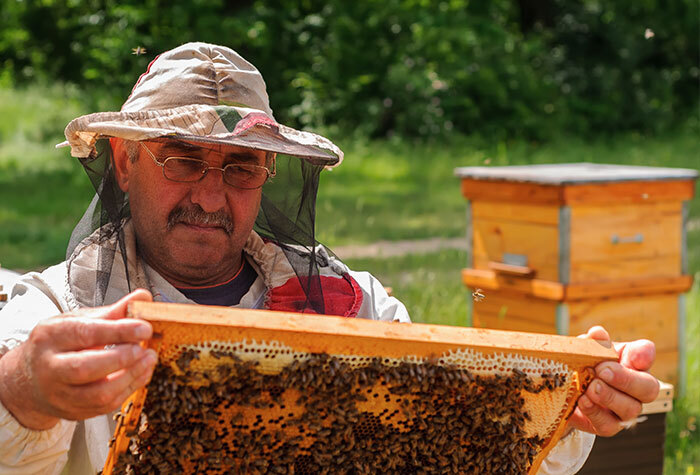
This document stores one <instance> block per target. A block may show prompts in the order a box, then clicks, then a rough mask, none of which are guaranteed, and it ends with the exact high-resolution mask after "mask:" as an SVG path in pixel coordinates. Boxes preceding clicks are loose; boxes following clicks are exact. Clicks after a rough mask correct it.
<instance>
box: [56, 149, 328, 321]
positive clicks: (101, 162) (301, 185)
mask: <svg viewBox="0 0 700 475" xmlns="http://www.w3.org/2000/svg"><path fill="white" fill-rule="evenodd" d="M79 160H80V162H81V165H82V166H83V168H84V169H85V171H86V173H87V175H88V178H89V179H90V181H91V183H92V185H93V187H94V189H95V196H94V197H93V199H92V202H91V203H90V205H89V206H88V208H87V210H86V211H85V213H84V214H83V216H82V218H81V219H80V221H79V222H78V224H77V225H76V226H75V228H74V229H73V232H72V234H71V238H70V242H69V245H68V248H67V254H66V259H70V257H71V256H72V255H73V253H74V251H75V249H76V248H77V247H78V245H79V244H80V243H81V242H82V241H83V240H84V239H85V238H87V237H88V236H91V235H92V236H93V239H95V240H96V241H97V242H100V243H101V242H105V241H107V240H110V239H114V238H116V240H117V243H118V248H119V250H120V251H121V257H119V256H117V254H116V253H115V252H114V251H113V250H111V249H110V248H109V247H108V246H100V247H99V251H98V252H99V256H98V264H97V267H98V269H97V272H96V274H95V276H96V277H95V279H96V282H95V284H96V285H95V289H96V291H95V298H94V302H93V306H100V305H103V304H104V298H105V295H106V292H107V287H108V285H109V282H110V279H111V270H112V268H113V264H114V259H122V261H123V265H124V269H127V271H126V279H127V285H128V287H129V291H132V290H135V289H134V288H132V286H133V283H132V282H129V271H128V262H127V257H126V252H127V250H126V244H125V238H124V233H123V227H124V225H125V224H126V223H127V222H128V220H129V219H130V217H131V212H130V208H129V198H128V194H126V193H124V192H123V191H122V190H121V189H120V188H119V186H118V184H117V181H116V176H115V173H114V168H113V150H112V147H111V145H110V142H109V140H108V139H100V140H98V141H97V143H96V148H95V151H94V153H92V154H91V156H89V157H87V158H80V159H79ZM322 170H323V166H322V165H319V164H314V163H311V162H309V161H308V160H303V159H299V158H297V157H293V156H289V155H281V154H278V155H277V174H276V176H275V177H274V178H273V179H271V180H270V181H268V182H267V183H266V184H265V185H264V186H263V190H262V199H261V204H260V210H259V212H258V216H257V219H256V222H255V227H254V229H255V231H257V232H258V234H260V236H261V237H262V238H263V239H265V240H270V241H274V242H275V243H277V244H278V245H279V246H280V247H281V248H282V250H283V251H284V255H285V256H286V258H287V260H288V261H289V264H290V265H291V267H292V268H293V269H294V272H295V273H296V275H297V277H298V279H299V283H300V284H301V288H302V291H303V293H304V295H305V299H306V301H305V302H303V304H301V305H300V306H299V307H300V308H299V311H302V312H303V311H305V310H309V311H313V312H314V313H319V314H323V313H325V305H324V300H323V290H322V285H321V279H320V277H319V265H326V264H327V263H326V262H324V261H325V256H327V255H328V254H329V252H328V250H327V249H325V248H324V247H323V246H321V245H320V244H319V243H318V242H317V241H316V239H315V214H316V195H317V191H318V185H319V178H320V173H321V171H322ZM222 186H226V185H222ZM137 244H138V243H137ZM321 250H323V251H321Z"/></svg>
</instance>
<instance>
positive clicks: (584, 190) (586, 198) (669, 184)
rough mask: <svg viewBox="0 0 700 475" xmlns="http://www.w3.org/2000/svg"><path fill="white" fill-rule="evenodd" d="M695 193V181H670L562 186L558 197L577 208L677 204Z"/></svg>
mask: <svg viewBox="0 0 700 475" xmlns="http://www.w3.org/2000/svg"><path fill="white" fill-rule="evenodd" d="M694 193H695V180H671V181H632V182H625V183H612V184H604V183H602V184H597V183H596V184H581V185H568V186H564V187H563V190H562V195H561V196H562V203H565V204H568V205H576V204H603V203H609V204H615V203H617V204H620V203H651V202H655V201H678V202H680V201H685V200H689V199H691V198H692V197H693V195H694Z"/></svg>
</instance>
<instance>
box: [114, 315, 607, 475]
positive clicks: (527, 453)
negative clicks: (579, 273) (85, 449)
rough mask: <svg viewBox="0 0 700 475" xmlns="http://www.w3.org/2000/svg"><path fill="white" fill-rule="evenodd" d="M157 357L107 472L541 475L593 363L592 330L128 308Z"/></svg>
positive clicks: (128, 408)
mask: <svg viewBox="0 0 700 475" xmlns="http://www.w3.org/2000/svg"><path fill="white" fill-rule="evenodd" d="M128 313H129V315H130V316H132V317H139V318H144V319H147V320H148V321H150V322H151V324H152V325H153V328H154V338H153V340H152V341H151V342H150V345H151V347H153V348H155V349H156V350H157V351H158V355H159V363H158V365H157V367H156V371H155V372H154V377H153V379H152V381H151V382H150V384H149V385H148V386H147V388H145V389H143V390H139V391H137V392H136V393H134V394H133V395H132V396H131V397H130V398H129V400H128V401H127V402H126V403H125V405H124V407H123V408H122V412H121V413H120V414H119V415H118V417H117V420H118V422H117V428H116V433H115V437H114V439H113V441H112V443H111V445H110V453H109V457H108V459H107V463H106V465H105V469H104V474H106V475H107V474H112V473H122V472H126V473H151V472H156V473H204V472H206V473H213V474H215V473H243V472H246V473H294V474H297V475H300V474H307V473H389V472H391V473H418V472H426V473H464V472H482V473H494V472H499V473H518V474H520V473H536V471H537V468H538V467H539V465H540V463H541V461H542V460H543V458H544V457H545V456H546V454H547V453H548V452H549V450H550V449H551V448H552V447H553V445H554V444H555V443H556V441H557V440H558V439H559V437H560V436H561V434H562V431H563V430H564V429H565V425H566V419H567V417H568V415H569V414H570V413H571V411H572V410H573V408H574V407H575V403H576V400H577V398H578V396H579V395H580V394H582V392H583V391H584V390H585V387H586V386H587V384H588V382H590V380H591V379H592V377H593V374H594V372H593V370H592V367H593V366H595V365H596V364H597V363H599V362H602V361H611V360H615V359H617V355H616V353H615V351H614V350H613V349H612V348H609V347H605V346H604V345H602V344H601V343H599V342H596V341H593V340H587V339H579V338H570V337H562V336H557V335H537V334H532V333H515V332H499V331H491V330H478V329H469V328H456V327H447V326H437V325H420V324H411V325H407V324H401V323H389V322H373V321H368V320H362V319H344V318H340V317H330V316H305V315H300V314H292V313H284V312H270V311H259V310H242V309H230V308H222V307H205V306H193V305H177V304H161V303H145V302H134V303H132V304H130V306H129V310H128Z"/></svg>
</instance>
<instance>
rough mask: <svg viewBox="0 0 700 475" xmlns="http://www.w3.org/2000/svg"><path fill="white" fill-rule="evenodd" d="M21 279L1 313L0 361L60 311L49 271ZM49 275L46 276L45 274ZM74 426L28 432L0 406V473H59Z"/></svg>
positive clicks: (57, 426) (59, 426)
mask: <svg viewBox="0 0 700 475" xmlns="http://www.w3.org/2000/svg"><path fill="white" fill-rule="evenodd" d="M50 271H53V272H57V274H58V276H59V278H60V271H61V269H60V268H59V269H53V268H52V269H49V270H47V271H46V272H45V273H44V274H36V273H31V274H27V275H24V276H22V277H21V278H20V279H19V280H18V281H17V282H16V283H15V285H14V287H13V288H12V293H11V297H10V301H9V302H8V303H7V305H6V306H5V307H4V308H3V309H2V311H0V358H1V357H2V355H4V354H5V353H7V352H8V351H10V350H12V349H13V348H14V347H16V346H18V345H20V344H21V343H23V342H24V341H26V340H27V338H28V337H29V334H30V333H31V331H32V329H33V328H34V326H35V325H36V324H37V323H38V322H39V321H41V320H43V319H46V318H49V317H52V316H54V315H58V314H60V313H61V312H62V308H61V306H62V305H61V304H62V301H61V298H60V296H58V295H56V294H55V293H54V292H53V291H52V290H51V286H50V285H49V284H48V282H47V278H48V279H51V272H50ZM47 273H48V274H47ZM75 426H76V423H75V422H72V421H65V420H61V421H60V422H59V423H58V424H56V425H55V426H54V427H52V428H51V429H49V430H43V431H35V430H31V429H27V428H26V427H23V426H22V425H20V424H19V422H17V420H16V419H15V418H14V416H12V414H10V412H9V411H8V410H7V409H6V408H5V407H4V406H3V405H2V404H1V403H0V473H2V474H18V475H19V474H22V475H30V474H58V473H60V472H61V470H62V469H63V466H64V465H65V464H66V461H67V459H68V450H69V448H70V445H71V440H72V438H73V432H74V430H75Z"/></svg>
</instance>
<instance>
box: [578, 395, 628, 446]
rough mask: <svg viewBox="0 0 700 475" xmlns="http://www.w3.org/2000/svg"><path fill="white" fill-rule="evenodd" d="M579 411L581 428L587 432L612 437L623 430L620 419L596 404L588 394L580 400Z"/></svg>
mask: <svg viewBox="0 0 700 475" xmlns="http://www.w3.org/2000/svg"><path fill="white" fill-rule="evenodd" d="M577 411H580V412H581V416H583V417H582V418H581V419H580V422H581V426H580V427H579V428H580V429H582V430H585V431H586V432H591V433H593V434H597V435H602V436H604V437H610V436H613V435H615V434H617V433H618V432H620V430H622V426H621V425H620V419H618V418H617V416H615V415H613V414H612V413H611V412H610V411H608V410H607V409H604V408H603V407H601V406H599V405H597V404H595V403H594V402H593V401H591V399H590V398H589V396H588V392H586V394H584V395H583V396H581V397H580V398H579V400H578V407H577Z"/></svg>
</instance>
